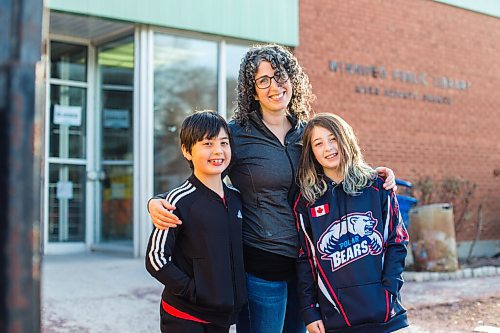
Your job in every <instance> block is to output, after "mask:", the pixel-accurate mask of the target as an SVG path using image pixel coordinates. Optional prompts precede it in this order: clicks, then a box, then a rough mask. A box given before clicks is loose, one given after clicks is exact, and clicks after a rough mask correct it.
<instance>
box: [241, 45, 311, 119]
mask: <svg viewBox="0 0 500 333" xmlns="http://www.w3.org/2000/svg"><path fill="white" fill-rule="evenodd" d="M262 61H267V62H269V63H270V64H271V67H272V68H273V69H274V70H284V71H286V73H287V74H288V77H289V78H290V83H291V84H292V88H293V94H292V98H291V100H290V104H289V105H288V112H289V113H290V114H292V115H294V116H296V117H297V119H298V120H304V121H305V120H307V119H308V118H309V114H310V112H311V102H312V101H313V100H314V95H313V94H312V88H311V84H310V83H309V78H308V77H307V74H306V73H304V71H303V69H302V67H301V66H300V65H299V63H298V61H297V58H295V56H294V55H293V54H292V53H291V52H290V51H289V50H287V49H286V48H284V47H283V46H280V45H276V44H268V45H257V46H253V47H251V48H250V49H249V50H248V51H247V53H246V54H245V56H244V57H243V59H242V60H241V64H240V71H239V76H238V86H237V90H238V99H237V103H236V110H235V111H234V116H233V118H234V120H235V121H236V122H237V123H239V124H241V125H243V126H247V125H248V118H249V114H250V113H251V112H253V111H256V110H257V111H259V112H260V105H259V101H256V100H255V95H256V94H257V93H256V91H255V81H254V79H255V73H257V69H258V67H259V64H260V63H261V62H262Z"/></svg>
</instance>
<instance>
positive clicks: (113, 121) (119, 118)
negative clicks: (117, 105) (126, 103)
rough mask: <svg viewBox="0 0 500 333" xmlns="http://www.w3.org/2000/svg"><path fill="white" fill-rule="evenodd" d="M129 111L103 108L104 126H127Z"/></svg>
mask: <svg viewBox="0 0 500 333" xmlns="http://www.w3.org/2000/svg"><path fill="white" fill-rule="evenodd" d="M129 123H130V120H129V112H128V110H126V109H104V127H105V128H128V127H129Z"/></svg>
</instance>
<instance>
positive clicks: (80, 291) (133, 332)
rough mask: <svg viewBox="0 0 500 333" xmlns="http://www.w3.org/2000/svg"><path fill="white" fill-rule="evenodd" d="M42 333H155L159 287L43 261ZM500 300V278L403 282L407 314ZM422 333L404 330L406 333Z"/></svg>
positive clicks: (91, 261)
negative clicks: (414, 310)
mask: <svg viewBox="0 0 500 333" xmlns="http://www.w3.org/2000/svg"><path fill="white" fill-rule="evenodd" d="M42 272H43V273H42V274H43V275H42V332H43V333H69V332H71V333H75V332H78V333H87V332H88V333H114V332H127V333H129V332H130V333H143V332H144V333H145V332H148V333H149V332H159V300H160V295H161V291H162V289H163V288H162V285H161V284H160V283H158V282H156V280H154V279H153V278H152V277H151V276H150V275H149V274H148V273H147V272H146V270H145V268H144V259H142V258H139V259H133V258H130V257H125V256H121V255H116V254H105V253H90V254H71V255H50V256H44V257H43V262H42ZM494 295H496V296H498V295H500V276H494V277H477V278H474V279H457V280H448V281H429V282H420V283H417V282H407V283H405V285H404V287H403V290H402V300H403V304H404V305H405V306H406V307H408V308H415V307H419V306H423V305H433V304H442V303H449V302H455V301H459V300H464V299H478V298H481V297H488V296H494ZM412 331H413V332H422V331H421V330H418V329H415V330H411V329H410V330H405V332H412Z"/></svg>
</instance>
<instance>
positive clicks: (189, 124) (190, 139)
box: [179, 110, 229, 169]
mask: <svg viewBox="0 0 500 333" xmlns="http://www.w3.org/2000/svg"><path fill="white" fill-rule="evenodd" d="M221 129H224V131H226V133H227V135H228V137H229V128H228V127H227V122H226V120H225V119H224V118H222V116H221V115H219V114H218V113H216V112H215V111H212V110H203V111H196V112H195V113H193V114H192V115H189V116H187V117H186V119H184V121H183V122H182V125H181V130H180V133H179V137H180V139H181V147H182V146H184V149H186V151H188V152H189V153H191V149H192V148H193V146H194V145H195V144H196V143H197V142H199V141H202V140H203V139H205V138H207V139H213V138H216V137H217V136H218V135H219V132H220V130H221ZM188 162H189V166H190V167H191V169H192V168H193V163H192V162H191V161H188Z"/></svg>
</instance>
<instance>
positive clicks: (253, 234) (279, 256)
mask: <svg viewBox="0 0 500 333" xmlns="http://www.w3.org/2000/svg"><path fill="white" fill-rule="evenodd" d="M237 89H238V100H237V108H236V111H235V114H234V118H233V120H231V121H230V122H229V130H230V132H231V137H232V144H231V147H232V152H233V159H232V164H231V165H230V167H229V170H228V175H229V178H230V180H231V182H232V184H233V185H234V186H235V187H236V188H238V189H239V190H240V192H241V198H242V203H243V246H244V260H245V270H246V272H247V290H248V301H249V306H248V310H249V314H248V313H247V312H243V313H242V314H241V316H240V320H239V323H238V325H237V331H238V333H245V332H253V333H274V332H276V333H280V332H282V331H283V332H291V333H299V332H305V327H304V323H303V322H302V320H301V319H300V316H299V310H298V301H297V293H296V284H295V260H296V257H297V250H298V238H297V231H296V229H295V221H294V215H293V212H292V208H291V207H292V204H293V200H294V199H295V196H296V195H297V193H298V187H297V185H296V182H295V175H296V172H297V168H298V165H299V157H300V153H301V150H302V147H301V144H300V142H301V138H302V132H303V128H304V125H305V123H306V121H307V119H308V117H309V114H310V112H311V102H312V100H313V98H314V96H313V94H312V91H311V85H310V84H309V78H308V77H307V75H306V74H305V73H304V71H303V70H302V67H301V66H300V65H299V63H298V62H297V59H296V58H295V57H294V56H293V54H292V53H291V52H290V51H288V50H287V49H285V48H283V47H282V46H279V45H264V46H257V47H252V48H250V49H249V50H248V51H247V53H246V55H245V56H244V58H243V59H242V61H241V65H240V71H239V76H238V87H237ZM380 172H381V173H382V174H384V175H385V176H387V180H386V183H387V184H386V185H387V186H389V187H391V188H392V187H394V174H393V173H392V171H391V170H390V169H386V168H381V169H380ZM160 197H164V196H160ZM148 209H149V212H150V214H151V217H152V219H153V223H154V224H155V226H156V227H158V228H167V227H172V226H175V225H176V224H178V223H180V221H178V219H177V218H176V217H175V216H174V215H173V214H171V213H169V212H168V210H167V209H170V210H171V209H173V207H172V206H171V205H170V204H169V203H168V202H166V201H165V200H161V199H152V200H150V202H149V203H148Z"/></svg>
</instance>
